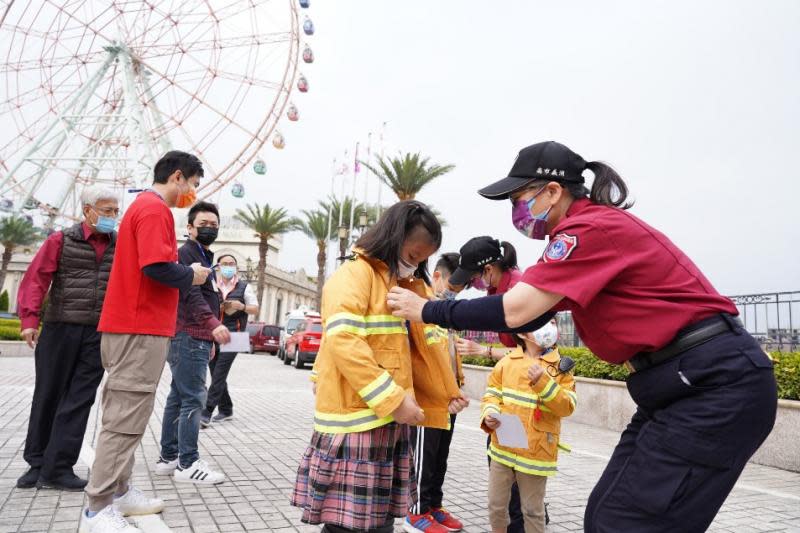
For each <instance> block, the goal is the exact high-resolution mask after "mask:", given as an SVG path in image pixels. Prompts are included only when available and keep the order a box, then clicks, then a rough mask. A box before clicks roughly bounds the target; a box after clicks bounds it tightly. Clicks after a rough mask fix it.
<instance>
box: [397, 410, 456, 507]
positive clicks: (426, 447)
mask: <svg viewBox="0 0 800 533" xmlns="http://www.w3.org/2000/svg"><path fill="white" fill-rule="evenodd" d="M455 427H456V415H450V429H435V428H426V427H422V426H419V427H417V426H411V447H412V448H413V450H414V477H415V478H416V480H417V494H418V495H419V498H418V499H417V503H416V504H415V505H414V506H413V507H412V508H411V509H410V510H409V512H410V513H412V514H425V513H427V512H429V511H430V510H431V509H436V508H439V507H441V506H442V498H443V497H444V494H443V493H442V485H444V476H445V474H446V473H447V457H448V456H449V455H450V442H452V440H453V430H454V429H455Z"/></svg>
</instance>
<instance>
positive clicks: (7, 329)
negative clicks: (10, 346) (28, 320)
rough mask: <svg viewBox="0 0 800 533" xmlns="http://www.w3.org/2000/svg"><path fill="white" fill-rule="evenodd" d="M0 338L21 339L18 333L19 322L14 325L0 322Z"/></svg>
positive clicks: (8, 339) (4, 339) (5, 339)
mask: <svg viewBox="0 0 800 533" xmlns="http://www.w3.org/2000/svg"><path fill="white" fill-rule="evenodd" d="M0 340H3V341H20V340H22V337H21V336H20V334H19V324H18V325H16V326H6V325H2V324H0Z"/></svg>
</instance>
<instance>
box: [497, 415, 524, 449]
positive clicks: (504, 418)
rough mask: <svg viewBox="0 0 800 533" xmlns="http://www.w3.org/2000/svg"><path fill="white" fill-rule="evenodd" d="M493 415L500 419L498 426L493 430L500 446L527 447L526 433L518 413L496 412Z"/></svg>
mask: <svg viewBox="0 0 800 533" xmlns="http://www.w3.org/2000/svg"><path fill="white" fill-rule="evenodd" d="M494 417H495V418H497V419H498V420H499V421H500V427H498V428H497V429H495V430H494V432H495V433H496V434H497V440H498V442H499V443H500V445H501V446H507V447H509V448H525V449H527V448H528V434H527V433H526V432H525V426H523V425H522V419H521V418H520V417H519V416H518V415H509V414H496V415H494Z"/></svg>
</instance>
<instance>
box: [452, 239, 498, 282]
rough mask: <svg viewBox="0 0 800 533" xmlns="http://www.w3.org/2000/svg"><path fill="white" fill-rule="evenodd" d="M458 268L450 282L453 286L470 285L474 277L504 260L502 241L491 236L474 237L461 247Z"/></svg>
mask: <svg viewBox="0 0 800 533" xmlns="http://www.w3.org/2000/svg"><path fill="white" fill-rule="evenodd" d="M460 253H461V258H460V259H459V262H458V268H457V269H456V271H455V272H453V273H452V274H451V275H450V279H449V280H448V282H449V283H450V285H453V286H456V287H458V286H463V285H466V284H467V283H469V281H470V280H471V279H472V276H474V275H475V274H477V273H478V272H483V267H485V266H486V265H490V264H492V263H495V262H497V261H500V260H501V259H503V253H502V252H501V251H500V241H498V240H497V239H494V238H492V237H489V236H483V237H473V238H472V239H470V240H468V241H467V243H466V244H465V245H464V246H462V247H461V250H460Z"/></svg>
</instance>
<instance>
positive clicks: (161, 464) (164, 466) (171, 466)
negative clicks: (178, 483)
mask: <svg viewBox="0 0 800 533" xmlns="http://www.w3.org/2000/svg"><path fill="white" fill-rule="evenodd" d="M176 468H178V460H177V459H173V460H172V461H166V460H164V459H162V458H161V457H159V458H158V461H157V462H156V468H155V472H156V475H157V476H171V475H172V473H173V472H175V469H176Z"/></svg>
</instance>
